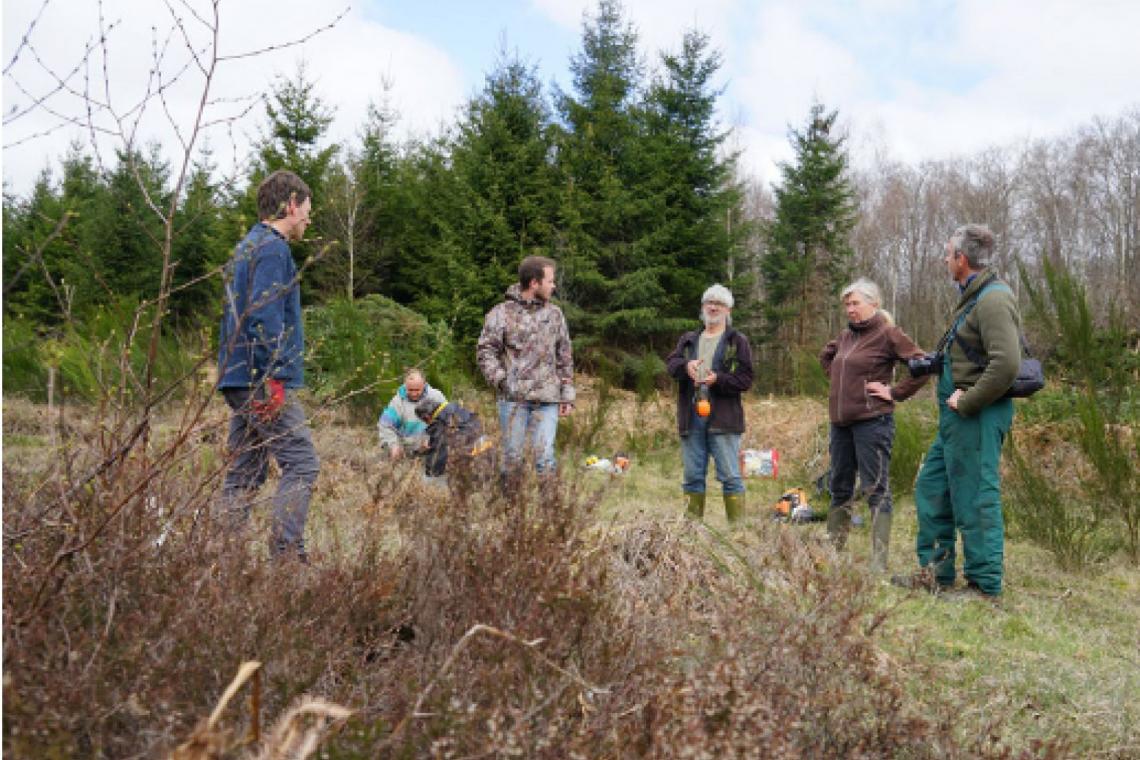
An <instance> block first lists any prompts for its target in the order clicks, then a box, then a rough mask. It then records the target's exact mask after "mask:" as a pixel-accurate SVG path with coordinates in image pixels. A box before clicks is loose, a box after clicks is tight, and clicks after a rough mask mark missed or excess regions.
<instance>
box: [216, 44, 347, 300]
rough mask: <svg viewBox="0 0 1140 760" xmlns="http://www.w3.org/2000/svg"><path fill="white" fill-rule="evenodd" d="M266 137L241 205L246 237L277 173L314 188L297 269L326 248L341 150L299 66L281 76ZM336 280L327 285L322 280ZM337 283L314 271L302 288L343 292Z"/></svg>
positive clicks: (269, 104)
mask: <svg viewBox="0 0 1140 760" xmlns="http://www.w3.org/2000/svg"><path fill="white" fill-rule="evenodd" d="M265 116H266V122H267V123H266V127H265V134H264V135H263V136H262V138H261V141H260V142H259V144H258V145H257V147H256V157H255V158H254V160H253V165H252V171H251V172H250V176H249V185H248V186H247V188H246V191H245V193H244V194H243V195H242V196H241V198H240V199H239V203H238V206H239V209H240V212H241V213H240V221H241V222H242V224H241V227H242V229H241V231H240V233H239V235H243V234H245V231H246V229H248V227H249V226H250V225H251V224H253V223H254V222H255V221H257V186H258V185H259V184H260V183H261V180H263V179H264V178H265V177H266V176H268V175H269V174H270V173H272V172H274V171H277V170H278V169H287V170H289V171H291V172H293V173H294V174H296V175H297V176H298V177H300V178H301V179H302V180H304V181H305V184H307V185H308V186H309V189H310V190H312V192H313V213H312V224H311V225H310V227H309V229H308V230H307V231H306V233H305V239H306V240H307V241H308V243H307V244H305V245H295V246H292V250H293V255H294V257H296V258H297V259H298V264H299V265H300V263H301V262H302V261H303V259H305V258H306V257H307V256H308V255H310V254H312V253H316V252H319V251H320V250H321V249H322V248H323V246H324V243H326V242H327V238H328V235H327V233H326V230H325V227H326V226H327V224H326V221H325V218H324V211H322V203H323V202H324V195H325V192H324V191H325V184H326V182H327V181H328V175H329V171H330V169H331V168H332V165H333V162H334V161H335V160H336V157H337V154H338V153H339V151H340V146H339V145H336V144H327V143H326V137H327V133H328V128H329V125H331V124H332V119H333V116H332V112H331V111H330V110H329V108H328V107H327V106H326V105H325V103H324V101H323V100H321V98H320V97H319V96H318V95H317V92H316V83H315V82H313V81H312V80H311V79H309V77H308V73H307V70H306V68H305V64H304V63H303V62H302V63H299V64H298V65H297V71H296V73H294V75H293V76H292V77H285V76H278V77H277V79H276V80H275V81H274V83H273V85H272V92H271V95H270V97H269V98H268V99H267V100H266V102H265ZM330 279H331V280H333V281H332V282H324V281H322V280H330ZM336 279H337V278H336V277H335V275H333V274H332V273H330V272H327V271H321V269H320V268H319V267H318V268H315V269H313V270H310V271H308V272H307V273H306V275H305V277H304V279H303V280H302V287H303V288H304V289H305V291H306V292H312V291H317V292H323V291H325V290H330V291H332V290H335V291H339V287H338V286H339V283H337V282H336V281H335V280H336Z"/></svg>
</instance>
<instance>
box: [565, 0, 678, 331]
mask: <svg viewBox="0 0 1140 760" xmlns="http://www.w3.org/2000/svg"><path fill="white" fill-rule="evenodd" d="M570 70H571V73H572V74H573V80H574V92H573V94H566V93H561V92H559V93H558V95H557V101H558V110H559V113H560V115H561V117H562V120H563V123H564V132H563V133H562V136H561V139H560V141H559V145H558V159H559V169H560V175H561V176H560V185H561V191H560V199H559V210H560V218H559V226H560V228H561V230H562V231H563V238H562V239H561V240H560V241H559V244H558V246H557V248H556V249H555V254H556V255H555V258H557V259H558V261H559V265H560V282H559V287H560V290H561V294H562V297H563V299H564V302H565V310H566V314H567V317H568V318H569V321H570V324H571V329H572V330H574V332H575V334H576V338H575V340H576V342H577V343H579V344H589V343H590V342H593V341H595V340H598V339H600V338H603V337H604V338H606V339H608V340H609V341H614V342H620V341H622V340H624V341H626V342H632V341H634V340H636V337H637V336H634V335H630V334H629V333H628V332H625V331H624V330H623V328H631V327H633V326H634V325H636V324H637V323H638V322H639V321H640V320H641V319H644V318H646V317H650V316H652V314H651V313H650V312H649V311H646V310H644V309H639V308H638V306H637V304H639V303H640V302H642V301H643V300H644V299H645V298H649V299H652V298H654V297H655V296H659V295H660V291H659V286H658V285H657V284H656V283H653V282H648V283H641V282H639V281H638V280H637V278H636V274H635V273H636V272H637V270H639V269H641V268H642V266H641V265H642V263H643V262H637V261H635V260H634V256H633V246H634V243H635V241H636V240H637V239H638V238H640V237H641V235H642V231H641V228H640V227H639V225H638V221H637V220H638V219H639V218H641V217H642V216H643V212H642V209H641V208H639V206H640V204H641V203H642V200H641V194H640V190H641V187H640V185H641V179H642V175H643V165H644V158H643V156H641V155H640V153H639V152H640V151H641V150H642V148H643V145H642V143H641V140H640V130H641V125H640V119H641V114H640V113H639V108H638V101H639V97H640V88H641V80H642V67H641V64H640V62H639V60H638V56H637V34H636V32H635V31H634V29H633V27H632V25H631V24H629V23H628V22H627V21H625V20H624V19H623V17H622V8H621V5H620V3H618V2H617V0H601V2H599V4H598V10H597V14H596V15H595V16H594V17H593V18H592V19H588V20H587V21H586V22H585V23H584V24H583V30H582V50H581V52H579V53H578V54H576V55H575V56H573V58H572V59H571V62H570ZM631 275H633V276H634V277H633V280H631V279H630V276H631ZM641 285H644V286H645V287H639V286H641ZM631 288H632V289H634V290H636V296H637V297H635V298H634V302H633V303H630V302H629V300H628V299H629V296H630V292H629V291H630V290H631Z"/></svg>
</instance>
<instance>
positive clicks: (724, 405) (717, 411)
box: [665, 285, 752, 522]
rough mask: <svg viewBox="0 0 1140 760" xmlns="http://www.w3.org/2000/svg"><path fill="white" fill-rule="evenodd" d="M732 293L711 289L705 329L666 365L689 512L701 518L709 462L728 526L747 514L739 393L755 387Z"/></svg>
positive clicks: (684, 341)
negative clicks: (673, 386) (673, 384)
mask: <svg viewBox="0 0 1140 760" xmlns="http://www.w3.org/2000/svg"><path fill="white" fill-rule="evenodd" d="M732 304H733V298H732V293H731V292H730V291H729V290H728V288H726V287H724V286H723V285H713V286H712V287H710V288H709V289H708V290H706V291H705V293H704V295H703V296H701V321H702V322H704V325H705V327H704V330H693V331H691V332H687V333H685V334H684V335H682V336H681V340H680V341H679V342H678V343H677V348H675V349H674V350H673V353H671V354H669V357H668V358H667V359H666V360H665V365H666V368H667V369H668V370H669V374H670V375H672V376H673V377H675V378H676V379H677V383H678V393H677V430H678V432H679V433H680V434H681V458H682V461H683V463H684V467H685V474H684V480H683V482H682V490H683V491H684V494H685V512H686V514H688V515H689V516H690V517H693V518H695V519H698V520H699V519H702V518H703V517H704V514H705V480H706V477H707V475H708V466H709V457H712V460H713V462H714V464H715V465H716V478H717V480H719V481H720V485H721V490H722V492H723V494H724V511H725V514H726V515H727V517H728V521H729V522H735V521H737V520H739V519H740V518H741V517H743V515H744V480H743V479H742V477H741V474H740V438H741V436H742V435H743V434H744V405H743V404H742V403H741V399H740V397H741V394H743V393H744V392H745V391H747V390H748V389H749V388H751V387H752V346H751V345H750V344H749V343H748V338H746V337H745V336H744V334H743V333H741V332H738V331H736V330H735V329H733V327H732Z"/></svg>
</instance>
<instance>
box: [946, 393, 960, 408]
mask: <svg viewBox="0 0 1140 760" xmlns="http://www.w3.org/2000/svg"><path fill="white" fill-rule="evenodd" d="M960 398H962V389H961V388H958V389H957V390H955V391H954V392H953V393H951V394H950V398H948V399H946V406H948V407H950V408H951V409H953V410H954V411H955V412H956V411H958V399H960Z"/></svg>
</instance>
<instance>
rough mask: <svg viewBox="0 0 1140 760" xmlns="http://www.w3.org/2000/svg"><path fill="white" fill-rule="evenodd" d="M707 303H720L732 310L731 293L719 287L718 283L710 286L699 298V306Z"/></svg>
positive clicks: (721, 286)
mask: <svg viewBox="0 0 1140 760" xmlns="http://www.w3.org/2000/svg"><path fill="white" fill-rule="evenodd" d="M709 301H716V302H717V303H722V304H724V305H725V306H727V307H728V308H730V309H731V308H732V304H733V300H732V291H731V290H729V289H728V288H726V287H725V286H723V285H721V284H720V283H719V282H718V283H717V284H715V285H710V286H709V288H708V290H706V291H705V292H704V295H702V296H701V304H702V305H703V304H705V303H708V302H709Z"/></svg>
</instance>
